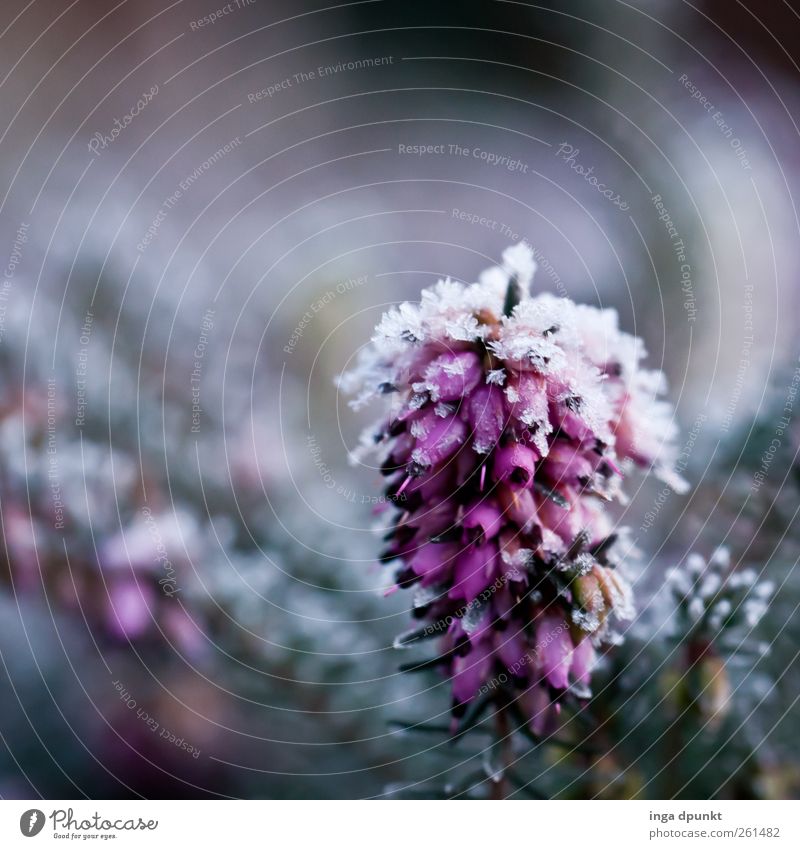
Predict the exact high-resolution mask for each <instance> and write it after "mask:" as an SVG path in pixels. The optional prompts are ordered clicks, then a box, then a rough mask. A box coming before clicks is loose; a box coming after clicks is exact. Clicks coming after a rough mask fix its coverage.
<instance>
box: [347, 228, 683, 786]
mask: <svg viewBox="0 0 800 849" xmlns="http://www.w3.org/2000/svg"><path fill="white" fill-rule="evenodd" d="M534 270H535V262H534V260H533V256H532V253H531V251H530V249H529V248H528V247H527V246H526V245H525V244H524V243H520V244H518V245H517V246H515V247H513V248H509V249H508V250H507V251H506V252H505V253H504V255H503V263H502V265H501V266H497V267H494V268H491V269H489V270H488V271H486V272H484V273H483V274H482V275H481V277H480V279H479V281H478V282H477V283H475V284H473V285H462V284H460V283H456V282H453V281H451V280H444V281H440V282H439V283H438V284H437V285H436V286H434V287H433V288H432V289H430V290H426V291H424V292H423V293H422V299H421V302H420V303H419V304H418V305H412V304H409V303H404V304H402V305H400V306H399V307H397V308H394V309H392V310H391V311H390V312H389V313H387V314H386V315H385V316H384V318H383V320H382V321H381V323H380V324H379V325H378V327H377V329H376V333H375V335H374V337H373V339H372V342H371V344H370V345H369V346H368V347H367V348H365V349H364V350H363V351H362V352H361V355H360V361H359V364H358V367H357V368H356V369H355V370H354V371H352V372H349V373H347V374H346V375H344V377H343V378H342V380H341V383H340V385H341V387H342V388H343V389H345V390H347V391H350V392H355V393H358V394H357V397H356V400H355V402H354V406H355V407H360V406H361V405H363V404H364V403H366V402H367V401H369V400H370V399H372V398H373V397H376V396H378V397H379V396H384V397H388V398H389V399H390V409H389V411H388V413H387V414H385V415H384V416H382V417H381V419H380V420H379V421H378V422H377V423H376V424H375V425H373V426H372V427H370V428H369V429H368V430H367V431H366V433H365V434H364V437H363V439H362V446H361V448H359V449H358V450H357V451H356V452H354V459H355V460H356V461H363V460H364V459H365V458H366V457H368V456H370V455H371V454H376V455H377V458H378V459H377V461H376V464H377V468H379V469H380V472H381V474H382V475H384V476H385V477H386V478H387V486H386V491H385V494H386V498H387V502H388V504H386V505H382V506H381V507H379V508H378V509H379V511H383V512H385V514H386V515H387V518H388V528H387V532H386V541H387V547H386V549H385V551H384V552H383V553H382V555H381V561H382V562H384V563H386V564H391V565H392V568H393V576H394V578H393V583H392V586H391V587H390V591H394V590H395V589H399V588H413V590H414V599H413V615H414V617H415V618H416V619H417V620H420V622H421V624H420V626H419V627H417V628H414V629H413V630H411V631H409V632H407V633H404V634H402V635H401V636H400V637H398V639H397V642H396V645H397V646H398V647H404V648H410V647H414V646H416V645H418V644H419V643H421V642H423V641H426V640H429V639H435V641H436V643H437V644H438V646H437V653H436V654H435V655H434V656H433V657H430V658H428V659H426V660H424V661H420V662H412V663H410V664H407V665H406V667H405V668H406V669H409V670H420V669H422V668H436V669H437V670H439V672H440V673H441V674H443V675H444V676H446V677H447V678H448V679H449V680H450V681H451V682H452V717H453V720H452V724H451V733H452V734H454V735H457V736H458V735H460V734H463V732H464V731H465V730H466V729H467V728H469V727H470V726H471V725H473V724H474V723H475V722H476V721H477V719H478V718H480V716H481V715H482V713H483V712H484V711H486V710H487V709H488V708H490V707H491V708H492V710H493V714H494V717H495V722H496V734H497V737H498V741H499V742H502V741H503V739H505V738H507V737H508V736H509V735H510V727H511V726H510V723H511V722H512V720H517V724H518V725H521V726H522V728H523V729H524V731H525V732H526V733H528V734H530V735H531V736H532V737H533V738H540V737H541V736H543V735H547V734H548V733H551V732H552V731H553V730H554V729H555V727H556V725H557V723H558V721H559V715H560V713H561V711H562V709H563V708H564V707H576V706H577V707H579V706H580V705H581V704H582V703H583V702H584V701H585V700H586V699H587V698H589V696H590V695H591V675H592V670H593V668H594V666H595V663H596V659H597V653H598V651H602V650H603V647H604V646H607V645H608V644H613V643H615V642H617V641H619V640H620V639H621V632H620V629H619V623H621V622H626V621H629V620H630V619H631V618H632V616H633V610H634V608H633V598H632V592H631V586H630V578H629V575H630V573H631V572H632V570H633V568H634V563H635V552H634V551H633V550H632V547H631V545H630V543H629V542H628V537H627V535H626V533H625V531H624V529H621V528H619V527H617V525H616V523H615V521H614V517H613V514H612V513H611V510H610V506H611V505H612V504H613V503H614V502H617V503H623V504H624V503H625V494H624V487H623V482H624V480H625V478H626V477H627V476H628V475H629V474H630V472H631V471H632V470H633V469H634V468H639V469H641V470H643V471H645V472H650V471H652V472H654V473H655V474H656V475H658V476H659V477H661V478H662V479H663V480H664V481H666V482H668V483H669V485H670V486H672V487H673V488H674V489H676V490H678V491H683V490H684V489H685V483H684V481H683V480H682V479H681V478H680V477H679V476H678V475H677V474H676V473H675V472H674V470H673V463H674V458H675V445H674V436H675V432H676V427H675V425H674V423H673V418H672V410H671V407H670V406H669V404H668V403H666V402H665V401H663V400H661V398H660V396H661V395H662V394H663V392H664V391H665V381H664V377H663V375H662V374H661V373H660V372H658V371H652V370H647V369H645V368H643V367H642V364H641V363H642V360H643V358H644V356H645V350H644V346H643V344H642V342H641V341H640V340H639V339H637V338H635V337H633V336H631V335H629V334H627V333H625V332H624V331H622V330H620V329H619V327H618V323H617V316H616V313H615V312H614V311H613V310H601V309H597V308H594V307H589V306H579V305H576V304H574V303H572V302H571V301H569V300H567V299H562V298H556V297H553V296H551V295H548V294H539V295H536V296H531V295H529V294H528V291H527V290H528V286H529V284H530V281H531V278H532V276H533V273H534ZM491 775H492V776H493V777H494V778H496V779H497V781H498V782H499V781H500V779H499V777H498V776H500V775H502V767H501V768H499V769H498V770H497V771H494V770H493V771H491Z"/></svg>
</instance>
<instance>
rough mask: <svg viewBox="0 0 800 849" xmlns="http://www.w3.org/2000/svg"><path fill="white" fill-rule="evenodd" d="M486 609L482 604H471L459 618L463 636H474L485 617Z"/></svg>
mask: <svg viewBox="0 0 800 849" xmlns="http://www.w3.org/2000/svg"><path fill="white" fill-rule="evenodd" d="M486 613H487V611H486V608H485V606H484V605H482V604H477V603H475V602H473V603H472V604H471V605H470V606H469V607H468V608H467V610H466V612H465V613H464V615H463V616H462V617H461V627H462V628H463V629H464V633H465V634H474V633H475V631H477V630H478V627H479V626H480V624H481V623H482V622H483V619H484V617H485V616H486Z"/></svg>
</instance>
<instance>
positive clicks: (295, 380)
mask: <svg viewBox="0 0 800 849" xmlns="http://www.w3.org/2000/svg"><path fill="white" fill-rule="evenodd" d="M0 45H2V50H0V96H2V104H3V109H2V118H0V198H1V200H0V223H1V224H2V240H1V242H0V246H1V251H0V252H1V253H2V265H3V277H2V280H0V518H1V519H2V541H3V545H2V549H1V550H0V561H1V562H0V659H1V660H2V663H1V664H0V735H1V737H0V796H2V797H4V798H28V797H37V796H43V797H50V798H73V797H81V796H88V797H102V798H111V797H135V796H146V797H156V798H169V797H197V796H210V797H212V796H216V797H218V796H233V797H240V796H244V797H258V798H277V797H280V798H284V797H304V798H308V797H312V798H334V797H343V798H361V797H372V796H382V795H386V794H389V795H391V794H396V793H399V794H402V793H403V792H405V791H409V790H416V792H418V793H419V794H420V795H436V794H437V793H439V792H440V791H439V790H438V789H433V788H434V786H436V787H438V785H439V784H446V783H447V782H451V781H453V780H455V779H454V778H453V776H455V775H457V774H458V772H459V770H461V769H462V768H463V767H464V764H465V763H466V762H467V761H469V760H470V759H473V758H476V757H477V758H479V757H480V745H479V742H478V743H474V744H465V746H464V747H461V748H458V747H456V748H454V747H452V746H448V745H447V744H446V740H445V739H444V737H442V736H436V735H430V734H428V735H425V734H410V733H408V732H407V731H405V730H404V729H403V727H402V726H401V725H400V724H399V723H402V722H403V721H409V720H414V721H416V720H426V721H430V722H431V723H433V724H440V725H443V724H446V722H447V715H448V714H447V712H448V709H449V700H448V695H447V684H446V683H444V682H439V681H438V680H437V679H436V678H435V676H431V677H430V678H428V677H425V676H417V677H406V676H401V675H399V674H398V673H397V666H398V662H399V660H398V652H397V651H395V650H393V649H392V642H393V638H394V635H395V634H397V633H398V632H400V631H402V630H403V629H404V628H405V627H406V623H407V619H408V613H407V611H408V607H409V604H410V600H409V598H408V597H406V596H404V595H403V594H395V595H394V596H392V597H390V598H383V591H384V589H385V588H386V587H387V586H388V585H389V583H390V579H389V576H388V574H387V573H384V572H382V570H381V568H380V567H379V566H377V565H376V564H375V558H376V555H377V553H378V551H379V546H380V540H379V538H378V537H377V536H376V535H375V534H374V531H373V521H374V517H373V508H374V507H375V505H376V501H377V498H378V493H379V486H380V483H379V480H378V476H377V475H376V474H375V473H374V472H373V471H370V470H369V469H364V468H361V469H356V468H352V467H351V466H349V465H348V462H347V455H348V452H349V451H350V450H351V449H352V448H353V447H354V446H355V445H356V444H357V441H358V434H359V431H360V430H361V428H362V427H363V425H364V424H365V423H367V422H368V421H369V420H370V419H371V417H372V416H371V414H370V412H369V411H366V412H363V413H361V412H360V413H358V414H356V413H354V412H353V411H352V410H350V409H349V407H348V406H347V403H346V400H343V399H342V398H341V397H340V396H339V394H338V393H337V390H336V386H335V378H336V376H337V375H338V374H339V373H340V372H341V371H343V370H344V369H345V368H347V367H348V365H349V364H351V362H352V360H353V358H354V357H355V356H356V355H357V353H358V351H359V349H360V347H361V346H362V345H364V344H366V342H367V341H368V339H369V336H370V334H371V332H372V328H373V327H374V325H375V324H376V322H377V321H378V319H379V317H380V315H381V314H382V312H383V311H384V310H385V309H387V307H388V306H389V305H391V304H395V303H398V302H400V301H403V300H406V299H417V298H418V296H419V291H420V289H421V288H423V287H425V286H428V285H431V284H432V283H434V282H435V281H436V280H437V279H438V278H439V277H441V276H445V275H450V276H451V277H453V278H454V279H458V280H466V281H472V280H474V279H476V277H477V275H478V273H479V272H480V271H481V270H482V269H483V268H485V267H486V266H488V265H491V264H493V263H494V262H496V261H498V258H499V256H500V254H501V252H502V251H503V249H504V248H506V247H507V246H508V245H509V244H512V243H514V242H517V241H519V240H520V239H524V240H526V241H527V242H529V243H530V244H531V245H532V246H533V248H534V250H535V254H536V257H537V260H538V263H539V270H538V272H537V275H536V277H535V280H534V284H533V285H534V289H535V290H536V291H549V292H552V293H554V294H557V295H560V296H566V297H569V298H572V299H574V300H577V301H583V302H589V303H593V304H597V305H601V306H604V307H614V308H616V309H617V310H618V312H619V315H620V324H621V326H622V327H623V328H624V329H626V330H628V331H630V332H633V333H636V334H637V335H640V336H642V337H643V338H644V340H645V343H646V346H647V349H648V351H649V359H648V364H649V365H650V366H651V367H654V368H662V369H663V370H664V372H665V373H666V375H667V378H668V381H669V387H670V389H669V397H670V400H671V401H672V402H673V403H674V404H675V406H676V415H677V419H678V422H679V425H680V428H681V435H680V437H679V440H678V441H679V445H680V447H681V451H682V454H681V460H680V467H681V470H682V472H683V474H684V476H685V477H687V479H688V480H690V481H691V483H692V485H693V489H692V491H691V492H690V493H689V494H688V495H686V496H678V495H674V494H671V493H669V492H668V491H666V490H664V489H663V487H662V485H661V484H659V483H657V482H654V481H649V480H648V481H639V480H637V481H636V482H631V485H630V486H629V489H630V491H631V492H632V493H633V494H634V497H633V499H632V501H631V503H630V504H629V505H627V506H626V507H625V508H624V510H622V511H621V512H620V516H619V520H620V521H621V522H623V523H624V524H625V525H628V526H629V527H630V528H631V531H632V536H633V538H634V539H635V540H636V543H637V546H638V548H639V549H640V551H641V552H642V556H641V563H640V564H639V565H638V566H637V575H638V578H637V581H636V592H637V597H638V607H639V610H640V619H639V620H638V621H637V622H636V623H634V625H633V626H632V627H631V630H630V634H629V640H628V641H627V643H626V646H625V647H623V648H621V649H620V651H619V652H618V653H617V655H616V656H615V659H613V660H612V661H609V662H608V663H607V664H606V667H605V674H606V675H607V682H608V683H607V685H603V684H602V683H601V684H600V686H599V688H598V696H597V699H596V702H595V705H594V707H593V708H592V709H593V710H594V716H595V719H596V720H598V721H599V724H600V726H601V727H602V729H603V731H602V733H601V734H596V735H595V737H596V739H595V741H594V743H595V745H594V747H593V749H592V753H591V754H589V755H580V757H577V758H576V757H573V758H570V759H562V757H561V755H560V754H559V755H558V756H553V755H551V754H545V753H541V752H534V757H533V760H531V762H530V763H529V764H526V770H527V772H526V775H527V776H528V778H529V779H530V780H531V786H532V787H535V788H537V790H536V792H537V793H539V794H541V795H547V796H571V797H591V796H604V797H638V798H647V797H649V798H662V797H668V796H687V797H694V798H710V797H712V796H723V797H744V798H750V797H776V798H782V797H792V796H794V795H795V794H797V792H798V790H800V764H799V762H798V754H800V751H799V750H800V744H799V743H798V741H797V736H796V734H794V733H792V729H793V728H796V725H797V721H798V718H799V716H798V706H797V699H798V692H799V689H798V685H799V684H800V669H799V668H798V660H797V646H798V644H800V627H798V620H797V605H798V603H800V578H799V577H798V569H797V560H798V556H799V555H800V551H798V545H797V507H796V505H797V503H798V481H799V480H800V475H798V464H797V449H798V444H799V443H798V438H797V437H798V426H797V421H796V416H795V414H796V412H797V408H798V407H800V401H798V400H797V393H798V391H800V371H798V367H800V360H798V355H800V345H799V344H798V336H797V328H796V324H797V321H796V317H797V315H798V306H800V305H799V304H798V296H799V295H800V288H799V287H798V272H799V271H800V268H799V267H798V266H799V265H800V255H799V254H798V250H797V245H798V237H800V221H799V220H798V209H797V203H796V196H797V189H798V183H799V182H800V145H798V124H797V121H798V116H800V108H799V107H800V103H799V102H798V101H800V88H799V87H798V85H797V83H798V73H799V69H798V64H797V62H798V61H799V60H800V7H798V5H797V4H796V3H795V2H793V0H792V2H783V3H768V4H763V3H756V2H755V0H744V2H741V3H735V4H734V3H727V2H723V0H700V2H695V3H693V4H689V3H688V2H683V0H638V1H636V0H635V1H634V2H630V3H622V2H617V1H616V0H609V2H605V3H597V2H589V0H552V1H551V2H543V3H538V4H533V3H527V2H516V0H498V1H497V2H494V1H492V2H489V0H482V2H463V3H459V4H455V3H416V2H402V3H401V2H392V0H362V2H352V3H342V4H339V5H336V4H334V5H327V4H325V3H322V2H320V3H311V2H302V3H289V2H278V0H231V2H230V3H228V4H227V5H226V4H223V3H222V0H214V2H211V0H177V2H171V3H161V2H155V0H152V2H150V0H121V2H120V0H74V2H69V3H64V2H56V0H34V2H27V0H5V2H4V3H3V8H2V12H0ZM374 412H375V411H373V413H374ZM718 546H726V547H727V548H728V549H729V550H730V552H731V557H732V561H733V566H734V568H752V569H754V570H755V572H756V574H757V575H758V577H759V578H760V579H761V578H763V579H768V580H770V581H772V582H774V585H775V588H776V589H775V595H774V601H773V602H772V604H771V606H770V608H769V611H768V613H767V615H766V616H764V618H763V619H762V620H761V622H760V624H758V626H757V627H755V628H754V627H750V628H749V629H747V630H746V631H745V633H744V634H743V635H742V637H741V639H740V641H739V642H737V644H736V646H734V647H733V648H732V649H730V650H729V649H727V648H726V649H725V651H723V649H722V647H721V648H720V652H719V654H720V658H722V660H721V661H720V662H721V664H722V665H721V667H720V668H719V669H717V670H715V671H714V672H713V675H712V680H713V681H714V682H716V683H715V687H716V688H717V689H718V690H719V692H717V693H716V696H715V697H714V699H712V700H711V703H710V704H706V703H704V704H703V705H701V706H700V708H699V709H698V710H697V711H696V712H691V711H689V712H687V711H686V710H685V705H682V703H681V702H680V699H679V698H677V696H676V694H675V690H674V688H672V687H670V686H669V682H670V681H671V680H674V676H675V675H678V676H679V675H680V674H681V666H680V664H681V663H682V660H681V658H682V657H683V655H682V654H681V652H680V651H679V650H678V649H676V647H675V643H674V640H673V641H672V642H671V641H670V639H669V638H668V636H667V632H668V631H669V628H668V627H666V626H665V623H667V622H668V621H669V619H670V616H671V615H672V614H671V613H670V610H671V608H670V603H671V602H670V596H669V593H668V591H667V590H665V587H664V575H665V573H666V571H667V570H668V569H669V568H671V567H673V566H676V565H680V564H682V563H683V562H684V561H685V559H686V557H687V555H688V553H689V552H690V551H693V550H696V551H699V552H702V553H703V554H704V555H705V556H708V555H709V554H710V553H711V552H712V551H713V550H714V549H715V548H717V547H718ZM405 659H406V658H405V657H401V658H400V660H405ZM720 688H721V689H720ZM715 692H716V690H715ZM687 714H691V716H689V717H688V718H687ZM622 715H624V724H623V723H622V719H621V718H620V717H621V716H622ZM614 720H616V721H614ZM686 723H689V724H688V725H687V724H686ZM666 727H669V728H671V729H674V728H676V727H677V728H678V729H679V731H680V735H682V736H678V737H677V738H676V736H675V735H674V734H672V735H670V734H668V733H666V730H665V729H666ZM583 733H584V734H585V735H590V734H591V733H593V732H591V731H589V730H586V729H584V732H583ZM665 752H666V753H668V757H667V754H665ZM673 759H676V760H675V763H672V760H673ZM668 763H669V765H670V769H665V767H666V766H667V764H668ZM448 786H449V787H450V790H451V791H452V792H451V793H450V795H454V794H455V795H457V792H456V791H453V786H454V785H453V784H452V783H451V784H449V785H448ZM456 786H457V785H456Z"/></svg>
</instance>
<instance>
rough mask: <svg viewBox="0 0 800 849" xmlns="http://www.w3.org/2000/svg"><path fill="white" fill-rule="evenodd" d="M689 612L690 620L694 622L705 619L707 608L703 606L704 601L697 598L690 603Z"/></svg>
mask: <svg viewBox="0 0 800 849" xmlns="http://www.w3.org/2000/svg"><path fill="white" fill-rule="evenodd" d="M687 610H688V612H689V618H690V619H691V620H692V622H699V621H700V620H701V619H702V618H703V614H704V613H705V611H706V607H705V605H704V604H703V599H701V598H698V597H697V596H695V597H694V598H693V599H692V600H691V601H690V602H689V606H688V608H687Z"/></svg>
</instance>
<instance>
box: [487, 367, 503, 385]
mask: <svg viewBox="0 0 800 849" xmlns="http://www.w3.org/2000/svg"><path fill="white" fill-rule="evenodd" d="M486 382H487V383H494V384H495V385H496V386H502V385H503V384H504V383H505V382H506V370H505V369H502V368H496V369H489V371H487V372H486Z"/></svg>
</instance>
